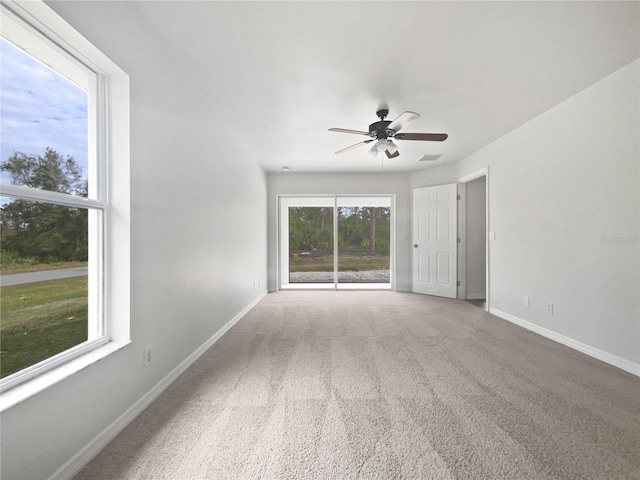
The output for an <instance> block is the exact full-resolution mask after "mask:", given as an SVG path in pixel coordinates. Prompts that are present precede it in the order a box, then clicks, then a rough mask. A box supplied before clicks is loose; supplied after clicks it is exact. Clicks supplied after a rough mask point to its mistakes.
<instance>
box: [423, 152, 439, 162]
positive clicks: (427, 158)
mask: <svg viewBox="0 0 640 480" xmlns="http://www.w3.org/2000/svg"><path fill="white" fill-rule="evenodd" d="M441 156H442V155H427V154H425V155H422V156H421V157H420V158H419V159H418V161H419V162H434V161H436V160H438V159H439V158H440V157H441Z"/></svg>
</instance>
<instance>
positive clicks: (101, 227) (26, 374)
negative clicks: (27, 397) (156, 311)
mask: <svg viewBox="0 0 640 480" xmlns="http://www.w3.org/2000/svg"><path fill="white" fill-rule="evenodd" d="M0 8H1V10H0V15H1V20H2V32H1V37H0V58H1V59H2V72H1V79H0V80H1V81H0V95H1V103H0V127H1V129H2V144H1V147H0V162H1V165H2V171H1V178H0V180H1V183H0V193H1V197H0V241H1V243H0V249H1V254H2V257H1V258H2V262H1V268H2V270H1V272H0V273H1V275H2V282H1V285H2V286H1V287H0V297H1V300H2V302H1V304H0V305H1V308H2V318H1V320H0V322H1V323H0V356H1V358H0V366H1V368H0V370H1V371H0V387H1V388H2V392H3V394H2V395H3V399H2V400H3V405H2V406H3V407H4V404H5V402H4V399H5V398H4V397H5V392H6V391H7V390H8V389H10V388H11V389H12V390H11V391H10V392H13V390H14V387H16V386H18V385H20V386H21V388H22V386H23V385H26V384H29V383H34V382H35V383H38V387H37V388H40V389H41V388H44V387H45V386H46V384H47V383H49V384H50V382H42V381H37V380H38V379H39V378H42V377H43V376H48V377H49V380H51V381H55V380H56V379H60V378H62V377H64V376H66V375H69V374H71V373H73V371H76V370H77V369H79V368H82V367H83V366H84V365H85V364H86V363H87V362H89V361H91V362H92V361H95V360H96V359H97V358H100V356H104V355H106V354H108V353H109V352H111V351H113V350H114V349H115V348H119V347H120V346H122V345H123V344H125V343H127V342H128V340H129V325H128V323H129V317H128V305H129V293H128V290H129V289H128V286H129V265H128V264H129V187H128V183H129V182H128V180H129V137H128V119H129V113H128V100H129V99H128V88H129V87H128V77H127V76H126V74H124V72H122V71H121V70H120V69H119V68H118V67H117V66H115V65H114V64H113V63H112V62H111V61H109V60H108V59H107V58H106V57H105V56H104V55H102V54H101V53H100V52H99V51H97V49H95V47H93V46H92V45H91V44H89V43H88V42H87V41H86V40H85V39H84V38H82V37H81V36H80V35H79V34H78V33H77V32H75V31H74V30H73V29H72V28H71V27H70V26H69V25H68V24H66V23H65V22H64V21H63V20H62V19H61V18H60V17H58V16H57V15H56V14H55V13H54V12H53V11H52V10H51V9H49V7H47V6H46V5H44V4H43V3H41V2H24V3H15V2H7V3H3V4H2V5H1V6H0ZM113 118H117V122H113V121H111V122H110V123H109V120H110V119H113ZM116 239H117V241H115V240H116ZM116 267H117V268H116ZM96 352H97V353H96ZM83 357H84V360H82V358H83ZM56 370H57V373H51V372H56ZM61 372H62V373H61ZM23 390H25V391H27V390H28V392H29V393H33V392H34V391H35V390H34V388H28V389H23ZM14 397H15V395H14Z"/></svg>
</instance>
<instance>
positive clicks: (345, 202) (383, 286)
mask: <svg viewBox="0 0 640 480" xmlns="http://www.w3.org/2000/svg"><path fill="white" fill-rule="evenodd" d="M277 204H278V290H393V291H395V289H396V285H395V277H396V275H395V263H396V262H395V257H396V253H395V243H396V242H395V237H396V235H395V205H396V198H395V195H393V194H388V195H385V194H370V195H365V194H362V195H355V194H354V195H346V194H326V195H278V202H277ZM346 206H361V207H376V206H379V207H388V208H389V209H390V213H391V232H390V235H391V238H390V239H389V240H390V251H389V260H390V265H389V270H390V276H391V278H390V281H389V283H345V282H339V281H338V277H337V274H338V242H337V235H338V217H337V215H336V213H337V211H338V208H339V207H346ZM289 207H330V208H333V212H334V214H333V235H334V238H333V240H334V241H333V243H334V245H333V264H334V265H333V272H334V279H333V282H332V283H289Z"/></svg>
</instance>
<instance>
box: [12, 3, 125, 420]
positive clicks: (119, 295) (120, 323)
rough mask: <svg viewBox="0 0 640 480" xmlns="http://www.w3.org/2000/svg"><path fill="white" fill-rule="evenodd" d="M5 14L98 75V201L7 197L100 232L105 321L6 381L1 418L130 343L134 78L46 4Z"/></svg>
mask: <svg viewBox="0 0 640 480" xmlns="http://www.w3.org/2000/svg"><path fill="white" fill-rule="evenodd" d="M0 9H1V10H0V15H1V16H2V17H5V16H6V17H7V18H13V19H15V18H17V19H19V21H22V22H24V23H26V24H27V25H28V26H29V28H32V29H34V30H35V31H37V32H38V33H39V34H40V35H41V36H43V37H45V38H46V39H47V41H48V42H51V43H52V44H53V45H55V46H56V47H55V48H57V49H58V50H59V52H60V53H61V54H62V55H69V56H71V57H72V58H74V59H75V60H76V61H77V62H79V63H80V64H82V65H84V66H85V67H86V68H88V69H89V70H90V71H92V72H95V74H96V77H97V81H96V83H95V91H93V89H92V88H90V89H89V90H90V91H89V114H90V116H94V117H95V119H96V121H95V122H94V123H93V125H90V128H89V140H90V142H91V143H92V144H93V145H95V147H94V149H93V150H94V152H95V155H96V158H95V161H93V162H91V161H90V162H89V164H90V165H91V164H93V165H95V166H96V168H95V171H92V168H93V167H91V166H90V167H89V172H88V174H89V182H90V193H91V195H90V196H91V198H84V197H79V196H73V195H67V194H62V193H57V192H49V191H45V190H39V189H33V188H29V187H25V186H18V185H11V184H6V183H2V184H1V186H0V188H1V192H0V193H1V194H2V195H3V196H11V197H17V198H21V199H26V200H35V201H44V202H47V203H53V204H58V205H64V206H69V207H79V208H86V209H88V211H89V215H90V216H93V217H94V219H93V223H94V226H95V228H94V231H93V232H92V233H93V234H94V237H95V238H94V239H93V240H90V262H89V281H90V282H91V281H92V279H93V281H94V282H98V286H97V288H90V294H89V308H90V310H93V311H94V312H97V315H98V317H96V319H95V321H93V320H92V321H90V329H94V330H93V331H92V335H91V336H93V337H95V338H94V339H93V340H90V341H88V342H84V343H82V344H80V345H77V346H76V347H73V348H71V349H69V350H66V351H64V352H61V353H60V354H58V355H55V356H53V357H50V358H49V359H46V360H44V361H42V362H39V363H38V364H36V365H33V366H31V367H28V368H26V369H24V370H21V371H20V372H16V373H15V374H12V375H9V376H7V377H6V378H4V379H2V380H0V412H1V411H3V410H5V409H7V408H10V407H11V406H13V405H15V404H17V403H19V402H20V401H22V400H24V399H26V398H28V397H30V396H32V395H34V394H36V393H38V392H39V391H42V390H43V389H45V388H47V387H49V386H51V385H52V384H55V383H57V382H59V381H61V380H63V379H64V378H67V377H68V376H70V375H72V374H74V373H76V372H78V371H79V370H82V369H84V368H86V367H87V366H88V365H90V364H92V363H94V362H96V361H98V360H100V359H102V358H104V357H106V356H108V355H110V354H111V353H113V352H115V351H117V350H119V349H121V348H122V347H124V346H125V345H127V344H128V343H130V313H129V305H130V294H129V291H130V289H129V285H130V268H129V259H130V188H129V155H130V146H129V143H130V139H129V77H128V76H127V74H126V73H125V72H123V71H122V70H121V69H120V68H119V67H118V66H117V65H115V64H114V63H113V62H112V61H111V60H109V59H108V58H107V57H106V56H105V55H104V54H103V53H102V52H100V51H99V50H98V49H97V48H96V47H94V46H93V45H92V44H91V43H90V42H89V41H88V40H86V39H85V38H84V37H83V36H82V35H80V34H79V33H78V32H77V31H76V30H74V29H73V27H71V26H70V25H69V24H68V23H66V22H65V21H64V20H63V19H62V18H61V17H60V16H58V15H57V14H56V13H55V12H54V11H53V10H51V8H50V7H48V6H47V5H45V4H44V3H43V2H42V1H14V0H5V1H3V3H2V4H1V5H0ZM93 107H95V112H93V111H92V108H93ZM90 150H91V149H90ZM90 155H91V153H90ZM92 189H95V190H94V192H95V193H92V192H91V190H92ZM92 212H94V213H92ZM95 212H97V213H95ZM92 260H93V261H92ZM92 292H93V293H92Z"/></svg>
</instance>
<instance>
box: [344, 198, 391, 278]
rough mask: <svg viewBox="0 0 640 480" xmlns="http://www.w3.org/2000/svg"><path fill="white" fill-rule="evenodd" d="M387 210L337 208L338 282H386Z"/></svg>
mask: <svg viewBox="0 0 640 480" xmlns="http://www.w3.org/2000/svg"><path fill="white" fill-rule="evenodd" d="M390 220H391V209H390V208H388V207H338V282H339V283H390V282H391V269H390V246H391V245H390V243H391V221H390Z"/></svg>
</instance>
